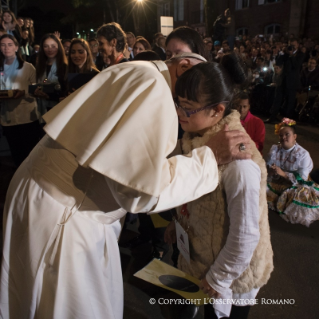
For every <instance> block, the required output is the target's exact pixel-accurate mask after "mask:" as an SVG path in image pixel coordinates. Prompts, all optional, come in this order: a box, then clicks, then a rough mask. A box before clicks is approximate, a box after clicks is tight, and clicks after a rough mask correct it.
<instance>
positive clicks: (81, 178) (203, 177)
mask: <svg viewBox="0 0 319 319" xmlns="http://www.w3.org/2000/svg"><path fill="white" fill-rule="evenodd" d="M202 61H203V58H202V57H200V56H197V55H193V54H191V53H190V54H187V56H185V54H181V55H180V56H177V57H175V58H174V59H173V60H171V61H168V62H167V63H166V64H165V63H164V62H159V61H156V62H142V61H137V62H130V63H123V64H120V65H116V66H113V67H110V68H108V69H107V70H105V71H104V72H101V73H100V74H99V75H97V76H96V77H95V78H94V79H93V80H91V81H90V82H89V83H88V84H86V85H85V86H84V87H82V88H81V89H79V90H77V91H76V92H75V93H73V94H72V95H70V96H69V97H68V98H66V99H65V100H64V101H62V102H61V103H60V104H59V105H57V106H56V107H55V108H53V109H52V110H51V111H50V112H49V113H47V114H46V115H45V116H44V120H45V121H46V123H47V125H46V126H45V128H44V129H45V131H46V133H47V134H46V136H45V137H44V138H43V139H42V140H41V141H40V142H39V144H38V145H37V146H36V147H35V148H34V149H33V151H32V152H31V154H30V155H29V157H28V158H27V159H26V160H25V161H24V162H23V164H22V165H21V166H20V167H19V169H18V170H17V172H16V173H15V175H14V177H13V179H12V181H11V184H10V186H9V189H8V193H7V198H6V203H5V208H4V227H5V231H4V248H3V258H2V269H1V292H0V294H1V295H0V317H1V318H5V319H6V318H10V319H13V318H14V319H24V318H39V319H52V318H57V319H66V318H70V319H75V318H76V319H95V318H101V319H102V318H103V319H105V318H108V319H113V318H116V319H120V318H122V316H123V281H122V274H121V264H120V256H119V250H118V244H117V240H118V236H119V234H120V230H121V225H120V222H119V220H120V218H121V217H123V216H124V215H125V214H126V211H130V212H133V213H138V212H159V211H162V210H167V209H169V208H172V207H176V206H178V205H181V204H183V203H185V202H188V201H192V200H194V199H196V198H198V197H200V196H202V195H203V194H205V193H209V192H212V191H213V190H214V189H215V187H216V186H217V184H218V170H217V165H218V164H221V163H226V162H229V161H231V160H232V159H235V158H248V157H249V155H247V153H244V152H241V153H240V152H239V144H240V143H248V142H247V141H248V138H246V136H245V135H244V134H243V133H240V132H236V131H232V132H226V131H225V132H221V133H220V134H219V135H217V136H216V137H215V138H214V139H212V140H210V141H209V142H208V144H207V145H208V146H203V147H201V148H198V149H195V150H193V151H192V152H191V153H189V154H188V155H187V156H182V155H179V156H175V157H171V158H170V159H167V157H168V155H169V154H170V153H171V152H172V151H173V150H174V148H175V146H176V143H177V130H178V120H177V115H176V110H175V106H174V102H173V98H172V92H173V95H174V86H175V82H176V79H177V77H178V76H180V75H181V74H182V73H183V72H184V71H186V70H187V69H189V68H190V67H192V65H195V64H197V63H200V62H202ZM171 88H172V92H171ZM247 147H249V145H248V144H247ZM214 154H215V156H214Z"/></svg>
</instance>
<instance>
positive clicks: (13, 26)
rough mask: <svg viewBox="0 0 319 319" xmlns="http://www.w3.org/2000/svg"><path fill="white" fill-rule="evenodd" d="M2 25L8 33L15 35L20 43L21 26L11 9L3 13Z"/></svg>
mask: <svg viewBox="0 0 319 319" xmlns="http://www.w3.org/2000/svg"><path fill="white" fill-rule="evenodd" d="M2 27H3V29H4V30H5V31H7V33H8V34H11V35H12V36H14V37H15V38H16V39H17V41H18V43H20V41H21V36H22V32H21V28H20V26H19V24H18V22H17V19H16V17H15V15H14V13H13V12H12V11H10V10H5V11H3V13H2Z"/></svg>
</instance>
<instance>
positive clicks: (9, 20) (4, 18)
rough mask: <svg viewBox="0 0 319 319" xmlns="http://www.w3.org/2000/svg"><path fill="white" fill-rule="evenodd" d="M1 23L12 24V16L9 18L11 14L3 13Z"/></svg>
mask: <svg viewBox="0 0 319 319" xmlns="http://www.w3.org/2000/svg"><path fill="white" fill-rule="evenodd" d="M3 21H4V22H5V23H12V16H11V14H10V13H9V12H5V13H4V14H3Z"/></svg>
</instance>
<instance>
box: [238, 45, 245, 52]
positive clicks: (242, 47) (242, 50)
mask: <svg viewBox="0 0 319 319" xmlns="http://www.w3.org/2000/svg"><path fill="white" fill-rule="evenodd" d="M239 52H240V53H244V52H245V47H244V46H243V45H241V46H240V47H239Z"/></svg>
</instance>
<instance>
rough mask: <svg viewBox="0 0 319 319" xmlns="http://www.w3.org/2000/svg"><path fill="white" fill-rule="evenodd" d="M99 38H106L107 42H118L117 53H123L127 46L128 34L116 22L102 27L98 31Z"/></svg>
mask: <svg viewBox="0 0 319 319" xmlns="http://www.w3.org/2000/svg"><path fill="white" fill-rule="evenodd" d="M97 36H98V37H99V36H100V37H104V38H105V39H106V40H107V41H109V42H110V41H112V40H113V39H116V40H117V43H116V51H117V52H123V51H124V48H125V44H126V34H125V32H124V31H123V30H122V28H121V26H120V25H119V24H118V23H116V22H111V23H108V24H104V25H102V26H101V27H100V28H99V29H98V30H97Z"/></svg>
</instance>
